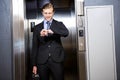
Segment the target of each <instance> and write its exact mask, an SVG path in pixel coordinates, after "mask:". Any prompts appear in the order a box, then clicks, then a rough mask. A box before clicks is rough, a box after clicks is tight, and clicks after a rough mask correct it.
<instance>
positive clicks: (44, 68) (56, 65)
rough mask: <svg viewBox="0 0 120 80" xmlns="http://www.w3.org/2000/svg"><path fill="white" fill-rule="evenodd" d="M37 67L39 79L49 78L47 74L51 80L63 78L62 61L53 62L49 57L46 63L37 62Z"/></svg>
mask: <svg viewBox="0 0 120 80" xmlns="http://www.w3.org/2000/svg"><path fill="white" fill-rule="evenodd" d="M37 68H38V69H37V70H38V74H39V76H40V80H50V75H49V74H51V77H52V80H64V70H63V62H55V61H53V60H52V59H51V57H49V58H48V60H47V62H46V63H44V64H38V65H37Z"/></svg>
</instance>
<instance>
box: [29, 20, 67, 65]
mask: <svg viewBox="0 0 120 80" xmlns="http://www.w3.org/2000/svg"><path fill="white" fill-rule="evenodd" d="M43 28H44V27H43V22H42V23H40V24H38V25H36V26H35V28H34V32H33V46H32V55H31V57H32V65H33V66H34V65H37V64H44V63H45V62H46V61H47V59H48V57H49V54H51V58H52V59H53V60H54V61H56V62H62V61H63V60H64V56H65V53H64V49H63V46H62V43H61V39H60V38H61V37H66V36H68V34H69V32H68V29H67V28H66V27H65V25H64V24H63V23H62V22H58V21H56V20H54V19H53V21H52V24H51V26H50V29H51V30H52V31H53V32H54V34H48V36H46V37H41V36H40V31H41V30H42V29H43Z"/></svg>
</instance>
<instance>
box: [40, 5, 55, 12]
mask: <svg viewBox="0 0 120 80" xmlns="http://www.w3.org/2000/svg"><path fill="white" fill-rule="evenodd" d="M49 8H53V12H54V6H53V4H52V3H46V4H45V5H43V7H42V8H41V10H42V11H43V9H49Z"/></svg>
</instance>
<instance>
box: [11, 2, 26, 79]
mask: <svg viewBox="0 0 120 80" xmlns="http://www.w3.org/2000/svg"><path fill="white" fill-rule="evenodd" d="M23 3H24V0H12V8H13V9H12V11H13V12H12V13H13V15H12V17H13V21H12V22H13V28H12V31H13V79H14V80H25V44H24V4H23Z"/></svg>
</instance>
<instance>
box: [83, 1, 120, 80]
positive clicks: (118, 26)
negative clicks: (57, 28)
mask: <svg viewBox="0 0 120 80" xmlns="http://www.w3.org/2000/svg"><path fill="white" fill-rule="evenodd" d="M119 4H120V0H85V6H99V5H114V27H115V47H116V61H117V65H116V66H117V80H120V62H119V61H120V54H119V53H120V49H119V48H120V36H119V34H120V18H119V16H120V5H119Z"/></svg>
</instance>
